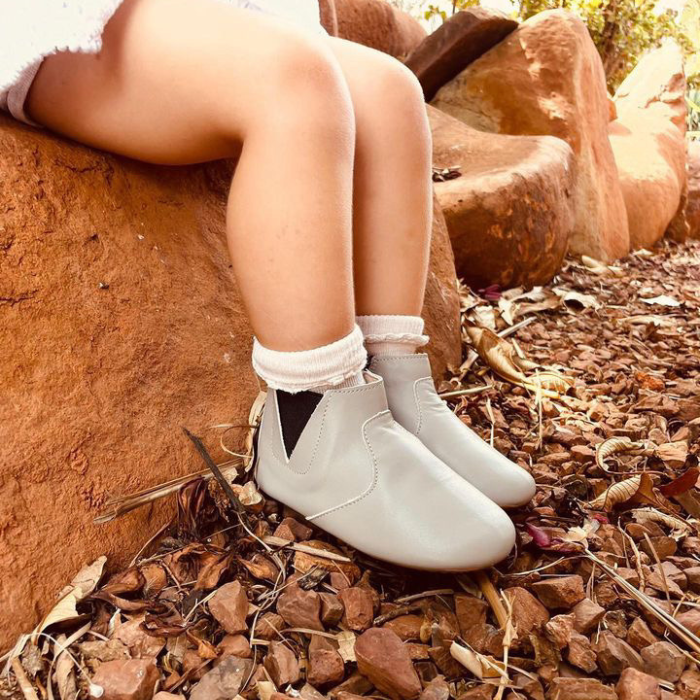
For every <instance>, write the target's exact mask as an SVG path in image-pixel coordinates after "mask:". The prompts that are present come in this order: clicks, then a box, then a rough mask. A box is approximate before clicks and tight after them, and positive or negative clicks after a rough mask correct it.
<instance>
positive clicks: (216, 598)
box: [209, 581, 248, 634]
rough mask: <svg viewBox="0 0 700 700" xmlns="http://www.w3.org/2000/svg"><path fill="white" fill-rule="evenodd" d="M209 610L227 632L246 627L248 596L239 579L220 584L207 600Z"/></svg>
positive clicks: (240, 630) (237, 631) (241, 630)
mask: <svg viewBox="0 0 700 700" xmlns="http://www.w3.org/2000/svg"><path fill="white" fill-rule="evenodd" d="M209 611H210V612H211V614H212V615H213V616H214V619H215V620H216V621H217V622H218V623H219V624H220V625H221V626H222V627H223V628H224V630H225V631H226V632H227V633H228V634H238V633H239V632H245V631H246V630H247V629H248V624H247V623H246V617H247V616H248V596H247V595H246V592H245V588H243V586H241V584H240V582H239V581H232V582H231V583H225V584H224V585H223V586H221V588H219V590H217V591H216V593H214V595H213V596H212V597H211V598H210V600H209Z"/></svg>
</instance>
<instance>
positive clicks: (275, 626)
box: [255, 612, 284, 640]
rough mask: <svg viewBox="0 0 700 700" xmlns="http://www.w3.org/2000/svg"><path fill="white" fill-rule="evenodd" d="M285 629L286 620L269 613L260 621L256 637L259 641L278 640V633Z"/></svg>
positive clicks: (256, 627)
mask: <svg viewBox="0 0 700 700" xmlns="http://www.w3.org/2000/svg"><path fill="white" fill-rule="evenodd" d="M283 629H284V619H283V618H282V616H281V615H278V614H277V613H272V612H268V613H265V614H264V615H263V616H262V617H261V618H260V619H259V620H258V624H257V625H256V626H255V636H256V637H258V638H259V639H267V640H278V639H279V638H280V636H279V634H277V633H278V632H279V631H280V630H283Z"/></svg>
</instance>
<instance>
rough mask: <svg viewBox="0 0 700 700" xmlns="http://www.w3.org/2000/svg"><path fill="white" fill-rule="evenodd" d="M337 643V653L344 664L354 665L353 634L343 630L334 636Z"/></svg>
mask: <svg viewBox="0 0 700 700" xmlns="http://www.w3.org/2000/svg"><path fill="white" fill-rule="evenodd" d="M335 638H336V640H337V642H338V653H339V654H340V656H341V657H342V659H343V661H345V663H354V662H355V661H357V659H356V658H355V640H356V637H355V634H354V633H353V632H351V631H350V630H344V631H343V632H339V633H338V634H337V635H336V637H335Z"/></svg>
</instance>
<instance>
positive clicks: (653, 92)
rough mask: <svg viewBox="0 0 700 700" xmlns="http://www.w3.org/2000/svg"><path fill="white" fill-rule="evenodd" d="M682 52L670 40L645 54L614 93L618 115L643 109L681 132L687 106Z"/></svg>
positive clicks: (683, 128) (684, 128) (684, 123)
mask: <svg viewBox="0 0 700 700" xmlns="http://www.w3.org/2000/svg"><path fill="white" fill-rule="evenodd" d="M686 89H687V86H686V80H685V71H684V69H683V53H682V52H681V50H680V48H679V47H678V46H677V45H676V44H675V43H673V42H668V43H666V44H665V45H664V46H662V47H661V48H658V49H653V50H652V51H650V52H649V53H647V54H646V55H645V56H644V57H643V58H642V59H641V60H640V61H639V63H637V65H636V66H635V68H634V70H633V71H632V72H631V73H630V74H629V75H628V76H627V77H626V78H625V80H624V81H623V82H622V84H621V85H620V87H618V89H617V92H616V93H615V106H616V108H617V113H618V116H619V117H624V116H625V114H626V113H627V112H628V111H629V110H637V109H645V110H650V111H651V112H653V113H655V114H658V115H659V116H663V117H665V118H666V119H668V120H670V121H672V122H673V123H674V124H675V125H676V126H677V127H678V129H680V130H681V131H682V132H683V133H684V134H685V130H686V117H687V115H688V106H687V103H686V101H685V94H686Z"/></svg>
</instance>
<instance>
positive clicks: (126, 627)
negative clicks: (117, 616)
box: [112, 616, 165, 659]
mask: <svg viewBox="0 0 700 700" xmlns="http://www.w3.org/2000/svg"><path fill="white" fill-rule="evenodd" d="M143 620H144V618H143V617H142V616H139V617H137V618H134V619H133V620H129V621H128V622H125V623H124V624H122V625H120V626H119V627H118V628H117V630H116V632H115V633H114V635H113V636H112V639H116V640H118V641H120V642H121V643H122V644H125V645H126V646H127V647H129V651H130V652H131V656H132V657H134V658H137V659H140V658H144V657H148V656H158V654H160V652H161V651H162V649H163V647H164V646H165V638H164V637H158V636H157V635H154V634H149V633H148V632H146V631H145V630H144V629H143V628H142V627H141V624H142V622H143Z"/></svg>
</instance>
